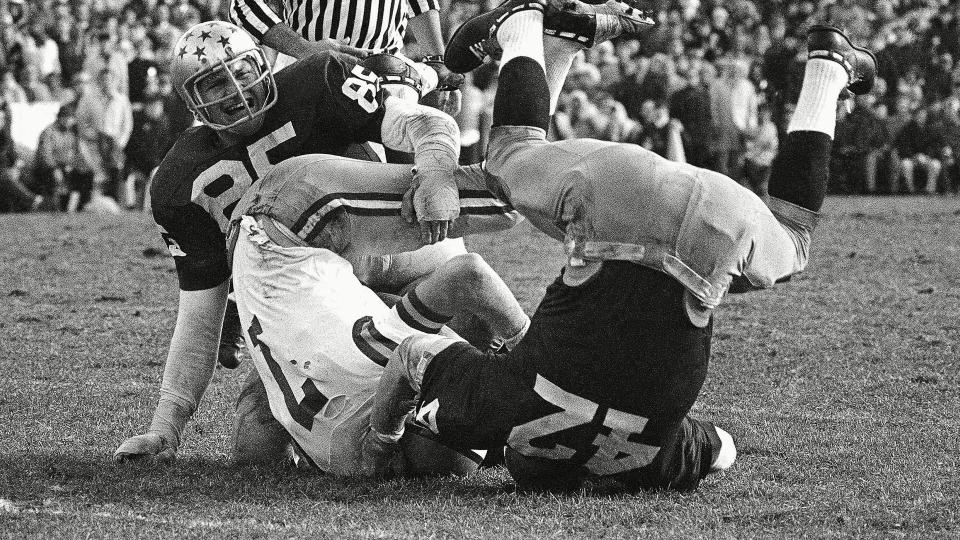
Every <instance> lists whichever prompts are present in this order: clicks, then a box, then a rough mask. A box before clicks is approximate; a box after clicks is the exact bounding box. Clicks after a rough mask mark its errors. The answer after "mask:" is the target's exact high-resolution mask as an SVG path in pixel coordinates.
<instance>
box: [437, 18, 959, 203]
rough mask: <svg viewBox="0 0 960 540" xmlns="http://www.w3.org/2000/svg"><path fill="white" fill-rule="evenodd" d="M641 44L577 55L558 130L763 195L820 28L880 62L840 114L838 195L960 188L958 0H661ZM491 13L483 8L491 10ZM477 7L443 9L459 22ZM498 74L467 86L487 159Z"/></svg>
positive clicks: (477, 147)
mask: <svg viewBox="0 0 960 540" xmlns="http://www.w3.org/2000/svg"><path fill="white" fill-rule="evenodd" d="M647 5H648V6H649V7H650V10H651V11H650V14H651V16H652V17H653V18H654V19H655V20H656V21H657V26H656V27H655V28H654V29H652V30H651V31H650V32H649V33H648V34H646V35H645V36H643V39H641V40H634V39H629V40H619V41H617V42H615V43H604V44H601V45H600V46H597V47H595V48H593V49H591V50H589V51H586V54H584V55H581V57H579V58H578V59H577V60H576V61H575V62H574V65H573V68H572V69H571V72H570V76H569V77H568V79H567V83H566V87H565V89H564V93H563V96H562V97H561V100H560V105H559V109H558V113H557V114H556V116H555V117H554V125H553V126H552V136H553V137H554V138H556V139H564V138H569V137H594V138H599V139H606V140H612V141H621V142H633V143H636V144H640V145H643V146H644V147H646V148H649V149H651V150H653V151H655V152H657V153H658V154H661V155H664V156H666V157H668V158H670V159H679V160H685V161H687V162H690V163H692V164H695V165H698V166H701V167H707V168H710V169H714V170H717V171H721V172H723V173H725V174H727V175H729V176H731V177H732V178H734V179H736V180H738V181H740V182H741V183H743V184H744V185H747V186H750V187H751V188H753V189H754V190H755V191H756V192H757V193H758V194H760V195H764V194H765V192H766V184H767V181H768V174H769V170H770V163H771V161H772V159H773V156H774V155H775V154H776V150H777V144H778V141H779V140H781V139H782V137H783V135H784V134H785V131H786V128H787V124H788V122H789V119H790V115H791V112H792V109H793V106H794V104H795V103H796V100H797V97H798V95H799V90H800V83H801V81H802V77H803V67H804V61H805V58H806V52H807V51H806V39H805V36H806V31H807V29H808V28H809V27H810V26H811V25H812V24H818V23H827V24H832V25H834V26H838V27H840V28H843V29H844V30H846V31H847V32H848V34H849V35H850V36H851V38H852V39H853V40H854V42H856V43H859V44H862V45H865V46H867V47H869V48H870V49H871V50H872V51H875V52H876V54H877V59H878V63H879V71H880V73H879V80H878V81H877V84H876V85H875V88H874V91H873V92H872V93H871V94H870V95H867V96H861V97H859V98H858V99H857V100H856V101H855V102H851V103H850V104H849V107H844V109H847V108H849V109H850V112H849V113H847V111H846V110H842V111H841V116H840V122H839V124H838V126H837V133H836V140H835V144H834V154H833V158H832V164H831V165H832V166H831V174H832V178H831V191H832V192H834V193H930V194H932V193H950V194H956V193H957V192H958V190H960V165H958V159H957V156H958V152H960V61H958V58H960V2H958V1H956V0H899V1H898V0H878V1H872V0H870V1H867V0H834V1H819V2H817V1H812V0H806V1H785V0H766V1H763V2H760V1H755V0H713V1H710V0H653V1H651V2H649V3H648V4H647ZM486 7H489V3H488V5H487V6H484V7H483V8H486ZM483 8H481V7H479V6H476V5H472V4H465V3H464V4H457V5H454V6H453V8H452V9H450V10H448V11H447V12H446V16H447V20H448V24H447V25H446V28H450V29H452V28H456V27H457V26H458V25H459V24H460V22H461V21H463V20H464V19H465V18H467V17H469V16H470V15H472V14H473V13H475V12H476V11H477V10H479V9H483ZM495 87H496V69H495V68H494V66H492V65H490V66H485V67H484V68H481V69H480V70H478V71H477V72H475V73H474V74H472V76H471V79H470V84H469V86H468V88H467V89H466V90H464V107H463V111H462V113H461V117H460V119H459V120H460V123H461V126H462V127H463V130H464V131H463V140H464V145H465V148H464V155H465V156H466V157H467V159H471V160H479V159H480V157H481V152H482V148H483V146H484V140H485V136H486V131H487V129H488V127H489V123H490V111H491V104H492V96H493V92H494V90H495Z"/></svg>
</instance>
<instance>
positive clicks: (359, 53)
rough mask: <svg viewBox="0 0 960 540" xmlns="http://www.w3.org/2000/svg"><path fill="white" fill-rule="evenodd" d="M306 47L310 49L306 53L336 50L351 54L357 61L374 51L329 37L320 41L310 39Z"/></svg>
mask: <svg viewBox="0 0 960 540" xmlns="http://www.w3.org/2000/svg"><path fill="white" fill-rule="evenodd" d="M308 48H309V51H310V52H309V53H308V54H314V53H318V52H323V51H337V52H339V53H343V54H346V55H349V56H352V57H353V58H354V59H355V60H357V61H360V60H362V59H364V58H366V57H368V56H370V55H371V54H373V53H374V52H376V51H374V50H373V49H361V48H359V47H354V46H352V45H347V44H346V43H341V42H339V41H337V40H335V39H331V38H324V39H321V40H320V41H311V42H310V43H309V45H308Z"/></svg>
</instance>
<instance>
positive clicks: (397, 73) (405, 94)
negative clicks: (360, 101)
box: [360, 53, 437, 102]
mask: <svg viewBox="0 0 960 540" xmlns="http://www.w3.org/2000/svg"><path fill="white" fill-rule="evenodd" d="M360 65H361V66H363V67H364V68H366V69H369V70H370V71H372V72H373V73H374V74H376V75H377V78H378V79H379V81H378V83H379V86H380V92H382V93H385V94H389V95H391V96H395V97H399V98H401V99H406V100H408V101H413V102H417V101H419V100H420V98H421V97H423V96H424V95H425V94H428V93H430V92H431V91H433V89H434V88H436V87H437V72H436V71H434V70H433V68H431V67H428V66H426V65H425V64H421V63H418V62H414V61H412V60H410V59H409V58H406V57H404V56H399V55H393V54H388V53H379V54H372V55H370V56H368V57H366V58H364V59H363V60H361V61H360ZM382 97H385V96H382Z"/></svg>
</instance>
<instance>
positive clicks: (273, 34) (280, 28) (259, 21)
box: [230, 0, 442, 60]
mask: <svg viewBox="0 0 960 540" xmlns="http://www.w3.org/2000/svg"><path fill="white" fill-rule="evenodd" d="M411 1H416V0H411ZM230 18H231V19H232V20H233V22H234V23H235V24H237V25H238V26H240V27H241V28H243V29H244V30H246V31H247V32H248V33H249V34H250V35H252V36H253V37H254V39H256V40H257V41H259V42H260V43H263V44H264V45H266V46H268V47H270V48H272V49H274V50H276V51H279V52H282V53H284V54H286V55H289V56H292V57H294V58H296V59H297V60H299V59H301V58H303V57H305V56H309V55H311V54H313V53H317V52H320V51H328V50H335V51H339V52H342V53H346V54H349V55H353V56H356V57H358V58H362V57H364V56H366V55H367V54H369V53H371V52H372V51H370V50H368V49H360V48H358V47H352V46H350V45H345V44H343V43H339V42H338V41H336V40H334V39H330V38H324V39H321V40H319V41H308V40H307V39H305V38H304V37H303V36H301V35H300V34H298V33H297V32H296V31H295V30H294V29H293V28H290V26H288V25H287V24H286V23H284V22H283V21H282V20H281V19H280V16H279V15H278V14H277V12H276V11H275V10H274V9H273V8H272V7H270V5H268V4H267V2H266V1H265V0H230ZM437 24H438V27H439V17H438V23H437ZM441 42H442V40H441Z"/></svg>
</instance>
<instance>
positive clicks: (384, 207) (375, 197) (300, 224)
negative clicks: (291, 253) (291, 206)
mask: <svg viewBox="0 0 960 540" xmlns="http://www.w3.org/2000/svg"><path fill="white" fill-rule="evenodd" d="M402 200H403V195H402V194H400V193H331V194H330V195H326V196H324V197H322V198H321V199H320V200H318V201H317V202H315V203H313V204H312V205H310V207H309V208H307V211H306V212H304V213H303V214H302V215H301V216H300V218H299V219H298V220H297V221H296V223H294V224H293V227H291V228H290V230H291V231H293V233H294V234H296V235H297V236H299V237H300V238H302V239H303V240H304V241H305V242H307V243H310V242H312V241H313V240H315V239H316V238H317V236H318V235H319V234H320V233H321V232H322V231H323V228H324V227H326V225H327V223H329V222H330V221H331V220H333V219H334V218H336V217H337V216H338V215H339V214H340V213H341V212H346V213H348V214H352V215H356V216H399V215H400V206H401V202H402ZM511 212H513V208H512V207H511V206H510V205H508V204H507V203H505V202H503V201H501V200H499V199H497V198H494V197H493V195H492V194H491V193H490V192H489V191H484V190H469V189H462V190H460V213H461V214H463V215H474V216H490V215H506V214H509V213H511Z"/></svg>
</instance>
